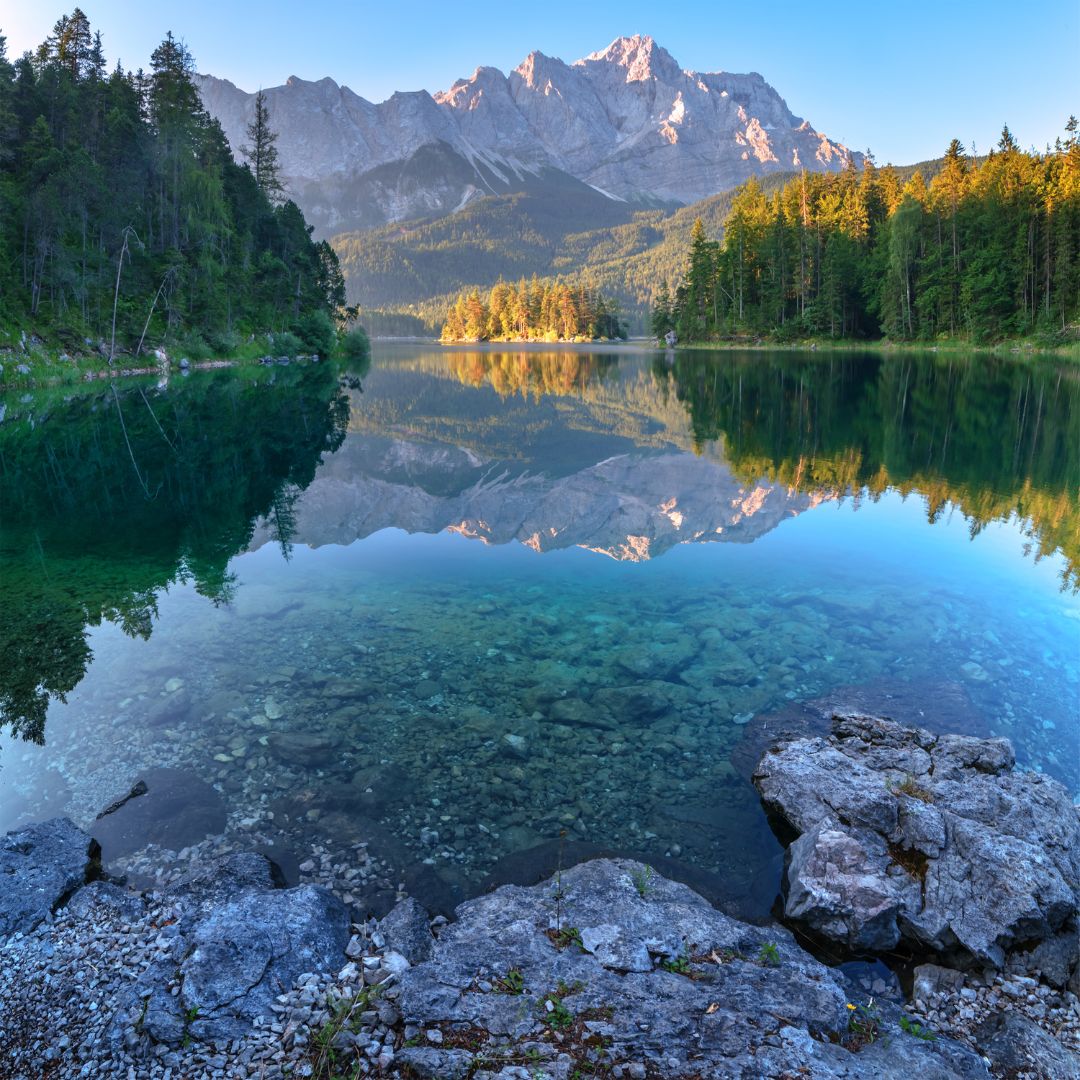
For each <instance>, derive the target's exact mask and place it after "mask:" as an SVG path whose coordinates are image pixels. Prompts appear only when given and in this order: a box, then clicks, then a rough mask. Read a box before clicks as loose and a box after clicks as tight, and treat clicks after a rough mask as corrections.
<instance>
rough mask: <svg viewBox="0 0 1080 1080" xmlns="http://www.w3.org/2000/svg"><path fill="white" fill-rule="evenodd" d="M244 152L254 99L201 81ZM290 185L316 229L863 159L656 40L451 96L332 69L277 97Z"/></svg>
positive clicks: (776, 98) (754, 78) (456, 88)
mask: <svg viewBox="0 0 1080 1080" xmlns="http://www.w3.org/2000/svg"><path fill="white" fill-rule="evenodd" d="M197 85H198V87H199V90H200V93H201V95H202V98H203V102H204V105H205V106H206V108H207V110H208V111H209V112H210V113H211V114H212V115H214V116H215V117H216V118H217V119H218V120H219V121H220V122H221V124H222V127H223V129H224V130H225V133H226V136H227V137H228V139H229V142H230V144H231V146H232V148H233V151H234V153H237V154H238V153H239V148H240V147H241V146H242V145H243V144H244V143H245V141H246V127H247V124H248V123H250V121H251V118H252V116H253V114H254V101H255V95H254V94H248V93H246V92H245V91H243V90H241V89H240V88H238V87H237V86H235V84H233V83H231V82H229V81H228V80H225V79H218V78H215V77H213V76H209V75H200V76H198V77H197ZM264 93H265V97H266V100H267V103H268V106H269V109H270V115H271V122H272V124H273V126H274V128H275V130H276V131H277V132H278V135H279V140H278V149H279V153H280V157H281V165H282V174H283V179H284V180H285V181H286V184H287V185H288V187H289V189H290V193H291V194H292V196H293V198H294V199H295V200H296V201H297V202H298V203H299V205H300V206H301V208H302V209H303V210H304V212H305V214H306V215H307V216H308V218H309V220H311V221H313V222H314V224H315V226H316V230H317V232H318V233H319V234H320V235H330V234H332V233H336V232H346V231H350V230H352V229H356V228H370V227H373V226H377V225H381V224H386V223H393V222H398V221H405V220H409V219H413V218H418V217H429V216H438V215H440V214H448V213H453V212H455V211H456V210H460V209H461V208H463V207H464V206H466V205H468V204H469V203H470V202H472V201H474V200H476V199H478V198H482V197H484V196H489V195H501V194H508V193H512V192H515V191H519V190H523V189H525V188H526V187H528V186H530V185H532V186H534V187H535V186H536V185H537V184H538V183H541V182H543V181H545V180H550V181H551V182H552V183H555V184H557V185H565V184H566V183H567V182H568V180H569V179H572V180H575V181H577V182H579V183H582V184H587V185H588V186H589V187H591V188H593V189H594V190H596V191H597V192H598V193H600V194H601V195H603V196H605V197H606V198H609V199H611V200H612V201H615V202H626V203H628V204H632V205H638V204H641V205H656V204H686V203H691V202H695V201H697V200H699V199H701V198H704V197H706V196H708V195H712V194H716V193H718V192H721V191H725V190H728V189H730V188H733V187H736V186H737V185H738V184H739V183H741V182H742V181H744V180H746V179H747V178H748V177H749V176H751V175H760V174H762V173H769V172H776V171H788V170H790V169H792V168H801V167H805V168H810V169H815V170H830V171H835V170H838V169H840V168H843V167H844V165H846V163H847V162H848V161H849V160H852V159H854V160H856V161H857V160H859V159H860V158H861V155H857V154H853V153H852V151H850V150H849V149H848V148H847V147H845V146H843V145H842V144H840V143H838V142H834V141H832V140H830V139H829V138H828V137H827V136H826V135H824V134H822V133H820V132H817V131H815V130H814V129H813V128H812V127H811V125H810V124H809V123H808V122H807V121H806V120H803V119H802V118H801V117H798V116H796V115H794V114H793V113H792V112H791V110H790V109H789V108H788V106H787V103H786V102H785V100H784V99H783V98H782V97H781V96H780V94H779V93H778V92H777V91H776V90H774V89H773V88H772V87H771V86H770V85H769V84H768V83H767V82H766V81H765V79H764V78H763V77H762V76H761V75H759V74H757V73H755V72H751V73H748V74H736V73H731V72H723V71H718V72H696V71H687V70H683V69H682V68H681V67H680V66H679V64H678V63H677V61H676V60H675V59H674V57H672V56H671V54H670V53H669V52H667V50H666V49H664V48H663V47H662V46H660V45H658V44H657V43H656V42H655V41H654V40H653V39H652V38H651V37H648V36H642V35H634V36H633V37H620V38H616V39H615V40H614V41H613V42H611V44H609V45H608V46H607V47H606V48H605V49H602V50H599V51H597V52H593V53H590V54H588V55H587V56H585V57H583V58H581V59H580V60H577V61H575V62H573V63H571V64H567V63H565V62H564V61H562V60H560V59H558V58H557V57H549V56H546V55H545V54H543V53H541V52H538V51H533V52H531V53H529V55H528V56H527V57H526V58H525V59H524V60H523V61H522V62H521V63H520V64H519V65H518V66H517V67H516V68H515V69H514V70H513V71H511V72H510V73H509V74H506V75H504V74H503V73H502V72H501V71H500V70H499V69H498V68H494V67H490V66H480V67H477V68H476V69H475V70H474V72H473V74H472V75H471V76H470V77H469V78H467V79H458V80H457V81H456V82H455V83H454V84H453V85H452V86H451V87H450V88H449V89H448V90H445V91H438V92H437V93H435V94H430V93H428V92H427V91H426V90H418V91H398V92H396V93H394V94H392V95H391V96H390V97H389V98H387V99H386V101H383V102H380V103H372V102H369V101H367V100H366V99H364V98H362V97H361V96H360V95H358V94H356V93H355V92H354V91H352V90H350V89H349V88H348V87H347V86H343V85H339V84H338V83H337V82H335V81H334V80H333V79H331V78H329V77H325V78H322V79H319V80H316V81H307V80H303V79H299V78H297V77H296V76H290V78H289V79H288V80H287V81H286V83H285V84H284V85H282V86H278V87H272V88H270V89H268V90H266V91H265V92H264Z"/></svg>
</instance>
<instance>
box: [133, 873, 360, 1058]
mask: <svg viewBox="0 0 1080 1080" xmlns="http://www.w3.org/2000/svg"><path fill="white" fill-rule="evenodd" d="M280 881H281V877H280V872H279V871H277V870H276V868H275V867H274V865H273V864H272V863H271V862H270V860H268V859H267V858H266V857H265V856H263V855H256V854H238V855H231V856H228V857H225V858H223V859H220V860H217V861H216V862H213V863H210V864H209V865H207V866H205V867H203V868H201V869H199V870H198V871H196V872H195V873H193V874H192V875H191V876H190V877H189V878H187V879H185V880H184V881H182V882H180V883H179V884H178V885H177V886H175V887H174V888H173V889H172V890H171V893H170V897H169V898H170V899H171V900H172V902H173V903H174V904H175V905H176V910H177V911H178V913H179V914H180V918H179V921H178V923H177V924H176V934H175V937H176V940H175V944H174V946H173V948H172V953H171V955H172V958H173V960H172V961H171V962H170V964H168V965H164V966H163V968H162V970H161V971H160V972H151V973H150V975H149V977H148V978H146V984H145V987H146V988H149V991H150V992H149V995H148V1004H147V1007H146V1011H145V1015H144V1018H143V1023H142V1026H143V1027H144V1028H145V1030H146V1031H147V1033H148V1034H149V1035H150V1036H151V1038H153V1039H155V1040H156V1041H159V1042H164V1043H171V1044H175V1043H177V1042H181V1041H186V1040H189V1039H195V1040H201V1041H205V1042H210V1043H213V1044H217V1045H223V1044H225V1043H227V1042H229V1041H231V1040H233V1039H237V1038H242V1037H243V1036H244V1035H245V1034H246V1033H247V1032H248V1031H249V1030H250V1029H251V1026H252V1023H253V1021H254V1020H255V1019H256V1018H257V1017H260V1016H262V1017H270V1016H271V1015H272V1010H271V1005H272V1004H273V1001H274V998H275V997H276V996H277V995H279V994H282V993H285V992H286V991H288V990H289V989H290V988H291V987H292V985H293V983H294V981H295V980H296V978H297V977H298V976H299V975H301V974H303V973H305V972H316V971H329V970H335V969H336V968H337V967H340V966H341V964H342V963H343V962H344V953H345V946H346V944H347V942H348V938H349V917H348V912H347V910H346V908H345V906H344V905H343V904H342V903H341V901H340V900H338V899H337V897H335V896H334V895H333V894H332V893H330V892H328V891H327V890H326V889H322V888H318V887H316V886H313V885H300V886H297V887H296V888H292V889H282V888H277V887H276V886H277V885H278V884H280ZM169 981H172V982H174V983H178V984H179V986H178V992H176V993H170V992H169V989H168V982H169ZM146 988H144V989H143V990H142V991H141V993H142V994H143V996H146Z"/></svg>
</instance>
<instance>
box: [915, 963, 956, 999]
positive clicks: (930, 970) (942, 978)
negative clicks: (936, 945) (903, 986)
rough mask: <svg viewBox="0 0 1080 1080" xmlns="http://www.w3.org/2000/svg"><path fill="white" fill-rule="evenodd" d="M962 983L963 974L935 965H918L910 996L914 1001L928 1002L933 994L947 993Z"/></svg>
mask: <svg viewBox="0 0 1080 1080" xmlns="http://www.w3.org/2000/svg"><path fill="white" fill-rule="evenodd" d="M963 981H964V973H963V972H962V971H956V970H954V969H953V968H946V967H939V966H938V965H937V964H920V965H919V966H918V967H916V968H915V979H914V982H913V984H912V989H911V996H912V997H913V998H914V999H915V1000H916V1001H929V999H930V998H931V997H933V995H934V994H941V993H948V992H949V991H952V990H955V989H957V987H959V986H961V985H962V984H963Z"/></svg>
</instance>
